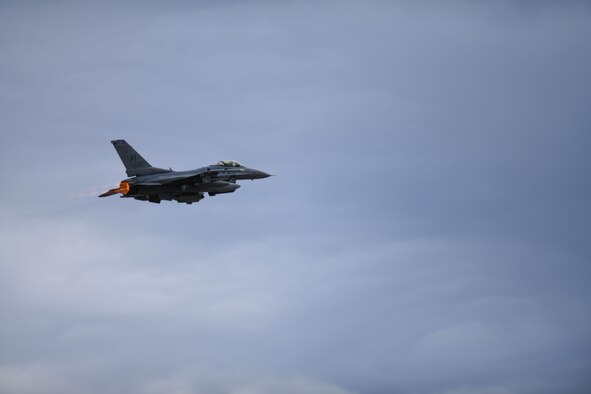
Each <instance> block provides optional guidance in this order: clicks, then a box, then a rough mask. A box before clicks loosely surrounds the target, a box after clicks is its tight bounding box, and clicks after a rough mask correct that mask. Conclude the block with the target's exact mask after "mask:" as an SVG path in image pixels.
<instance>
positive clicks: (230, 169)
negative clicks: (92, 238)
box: [99, 140, 270, 204]
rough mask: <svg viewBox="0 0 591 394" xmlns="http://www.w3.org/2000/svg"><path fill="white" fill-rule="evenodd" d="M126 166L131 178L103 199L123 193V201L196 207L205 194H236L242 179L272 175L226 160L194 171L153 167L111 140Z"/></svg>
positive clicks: (133, 151)
mask: <svg viewBox="0 0 591 394" xmlns="http://www.w3.org/2000/svg"><path fill="white" fill-rule="evenodd" d="M111 143H112V144H113V146H114V147H115V150H116V151H117V153H118V154H119V157H120V158H121V161H122V162H123V165H124V166H125V169H126V173H127V176H129V177H130V178H127V179H125V180H123V181H121V183H120V184H119V187H118V188H115V189H111V190H109V191H107V192H105V193H103V194H101V195H100V196H99V197H107V196H112V195H114V194H119V193H120V194H121V197H122V198H134V199H136V200H141V201H149V202H153V203H158V204H160V201H161V200H168V201H172V200H175V201H177V202H179V203H181V202H184V203H186V204H192V203H194V202H199V201H200V200H201V199H203V197H204V193H207V194H209V195H210V196H215V195H216V194H224V193H234V192H235V191H236V189H238V188H239V187H240V185H238V184H236V181H237V180H240V179H251V180H254V179H261V178H267V177H269V176H270V175H269V174H267V173H266V172H263V171H259V170H255V169H252V168H248V167H245V166H243V165H242V164H240V163H239V162H237V161H234V160H222V161H218V162H217V163H215V164H211V165H209V166H207V167H202V168H198V169H196V170H190V171H173V170H172V169H170V168H169V169H168V170H167V169H164V168H158V167H152V166H151V165H150V163H148V162H147V161H146V160H145V159H144V158H143V157H142V156H141V155H140V154H139V153H137V152H136V151H135V149H133V148H132V147H131V145H129V144H128V143H127V142H125V140H115V141H111Z"/></svg>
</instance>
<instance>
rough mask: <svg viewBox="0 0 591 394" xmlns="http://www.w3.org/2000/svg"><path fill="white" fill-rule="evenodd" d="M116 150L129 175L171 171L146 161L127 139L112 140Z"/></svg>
mask: <svg viewBox="0 0 591 394" xmlns="http://www.w3.org/2000/svg"><path fill="white" fill-rule="evenodd" d="M111 143H112V144H113V146H114V147H115V150H116V151H117V153H118V154H119V157H120V158H121V161H122V162H123V165H124V166H125V169H126V170H127V171H126V172H127V175H129V176H133V175H147V174H158V173H162V172H170V170H165V169H162V168H156V167H152V166H151V165H150V163H148V162H147V161H146V159H144V158H143V157H142V156H141V155H140V154H139V153H137V152H136V150H135V149H133V148H132V147H131V145H129V144H128V143H127V142H126V141H125V140H114V141H111Z"/></svg>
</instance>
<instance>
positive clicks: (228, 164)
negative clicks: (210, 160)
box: [216, 160, 244, 167]
mask: <svg viewBox="0 0 591 394" xmlns="http://www.w3.org/2000/svg"><path fill="white" fill-rule="evenodd" d="M216 165H218V166H224V167H244V166H243V165H242V164H240V163H239V162H237V161H236V160H221V161H218V162H217V163H216Z"/></svg>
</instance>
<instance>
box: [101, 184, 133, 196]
mask: <svg viewBox="0 0 591 394" xmlns="http://www.w3.org/2000/svg"><path fill="white" fill-rule="evenodd" d="M129 189H130V187H129V183H128V182H127V181H121V183H120V184H119V187H118V188H116V189H111V190H109V191H107V192H104V193H103V194H101V195H100V196H99V197H107V196H112V195H113V194H117V193H121V194H123V195H126V194H127V193H129Z"/></svg>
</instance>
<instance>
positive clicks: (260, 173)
mask: <svg viewBox="0 0 591 394" xmlns="http://www.w3.org/2000/svg"><path fill="white" fill-rule="evenodd" d="M255 176H256V178H257V179H263V178H268V177H270V176H271V175H269V174H267V173H266V172H264V171H258V170H257V171H255Z"/></svg>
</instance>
